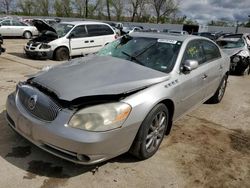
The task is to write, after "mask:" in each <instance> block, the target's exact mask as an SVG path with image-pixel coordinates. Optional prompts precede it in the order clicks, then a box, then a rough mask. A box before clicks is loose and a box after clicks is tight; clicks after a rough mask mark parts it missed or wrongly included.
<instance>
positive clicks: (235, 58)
mask: <svg viewBox="0 0 250 188" xmlns="http://www.w3.org/2000/svg"><path fill="white" fill-rule="evenodd" d="M232 61H233V63H238V62H239V61H240V58H239V57H238V56H235V57H234V58H233V59H232Z"/></svg>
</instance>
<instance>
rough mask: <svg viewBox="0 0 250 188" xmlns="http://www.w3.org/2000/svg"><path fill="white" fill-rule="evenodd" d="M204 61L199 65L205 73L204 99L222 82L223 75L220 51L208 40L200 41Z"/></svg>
mask: <svg viewBox="0 0 250 188" xmlns="http://www.w3.org/2000/svg"><path fill="white" fill-rule="evenodd" d="M201 44H202V47H203V50H204V55H205V61H204V62H203V63H202V64H201V66H203V67H204V68H205V69H206V70H207V71H206V75H207V78H206V80H205V82H206V93H205V97H206V98H207V97H210V96H211V95H213V94H214V93H215V92H216V90H217V88H218V87H219V84H220V82H221V80H222V77H223V76H224V75H223V65H224V63H223V59H222V57H221V54H220V50H219V48H218V47H217V45H215V44H214V43H213V42H210V41H208V40H202V41H201Z"/></svg>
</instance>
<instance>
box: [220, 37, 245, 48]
mask: <svg viewBox="0 0 250 188" xmlns="http://www.w3.org/2000/svg"><path fill="white" fill-rule="evenodd" d="M217 44H218V45H219V46H220V47H221V48H241V47H243V46H244V45H245V43H244V41H243V39H242V38H240V39H235V38H232V39H231V40H230V39H229V40H219V41H217Z"/></svg>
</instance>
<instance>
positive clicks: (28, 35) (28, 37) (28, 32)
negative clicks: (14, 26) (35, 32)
mask: <svg viewBox="0 0 250 188" xmlns="http://www.w3.org/2000/svg"><path fill="white" fill-rule="evenodd" d="M23 37H24V38H26V39H31V37H32V33H31V32H30V31H25V32H24V33H23Z"/></svg>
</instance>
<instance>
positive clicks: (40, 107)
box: [18, 85, 61, 121]
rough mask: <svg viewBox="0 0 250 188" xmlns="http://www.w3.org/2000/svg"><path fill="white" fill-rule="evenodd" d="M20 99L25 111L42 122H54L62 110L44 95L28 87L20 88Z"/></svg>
mask: <svg viewBox="0 0 250 188" xmlns="http://www.w3.org/2000/svg"><path fill="white" fill-rule="evenodd" d="M18 98H19V101H20V103H21V104H22V106H23V107H24V108H25V110H26V111H27V112H29V113H30V114H32V115H33V116H35V117H37V118H38V119H40V120H44V121H53V120H54V119H56V117H57V115H58V113H59V111H60V110H61V108H60V107H59V106H58V105H57V104H56V103H55V102H54V101H52V100H51V99H50V98H49V97H48V96H46V95H45V94H44V93H42V92H40V91H39V90H38V89H35V88H33V87H30V86H27V85H23V86H20V87H19V88H18Z"/></svg>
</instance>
